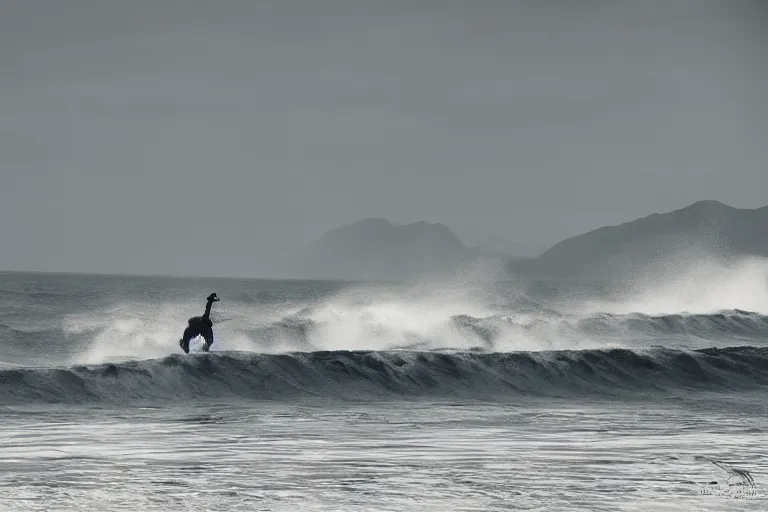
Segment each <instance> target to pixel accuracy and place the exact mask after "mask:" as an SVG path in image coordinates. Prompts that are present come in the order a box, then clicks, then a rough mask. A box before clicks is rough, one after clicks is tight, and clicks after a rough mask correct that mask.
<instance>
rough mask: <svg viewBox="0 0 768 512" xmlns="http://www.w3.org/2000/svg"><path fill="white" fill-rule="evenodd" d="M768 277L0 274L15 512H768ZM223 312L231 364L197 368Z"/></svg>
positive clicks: (3, 394)
mask: <svg viewBox="0 0 768 512" xmlns="http://www.w3.org/2000/svg"><path fill="white" fill-rule="evenodd" d="M767 275H768V262H766V261H763V260H759V259H745V260H741V261H737V262H730V263H729V264H724V263H719V262H711V261H693V262H688V263H687V264H686V265H685V266H684V267H682V268H675V269H671V270H670V271H669V272H655V273H653V274H649V275H646V276H639V277H636V278H635V279H634V280H632V281H631V282H629V283H624V284H623V285H621V286H619V285H616V284H615V283H600V282H597V283H596V282H588V281H581V282H576V281H572V280H571V281H567V282H566V281H558V280H554V279H546V278H542V277H541V276H537V277H536V278H532V277H531V278H523V277H519V276H518V277H512V276H507V275H503V274H502V273H501V272H499V271H498V269H489V268H480V269H472V270H471V271H468V272H466V273H463V274H459V275H455V276H451V278H450V279H443V280H435V279H433V280H431V281H425V282H420V283H411V284H394V283H349V282H323V281H299V280H255V279H252V280H251V279H213V278H170V277H138V276H93V275H66V274H36V273H2V274H0V415H2V416H1V418H2V421H1V422H0V467H2V468H3V471H2V472H1V473H0V502H2V503H3V509H4V510H223V509H227V510H296V509H298V508H302V509H305V510H517V509H521V510H558V511H561V510H628V511H629V510H633V511H634V510H765V509H766V508H767V507H768V462H766V450H768V448H766V446H768V435H767V432H768V419H767V416H766V412H768V410H767V409H766V405H765V403H766V398H768V387H767V386H768V282H767V281H766V276H767ZM212 292H216V293H217V294H218V295H219V297H221V302H218V303H216V304H214V307H213V313H212V315H211V317H212V319H213V321H214V335H215V342H214V344H213V347H212V352H210V353H202V352H200V351H199V346H200V345H201V344H202V342H201V340H195V341H194V342H193V344H192V353H191V354H189V355H185V354H183V353H182V352H181V349H180V348H179V346H178V339H179V337H180V335H181V332H182V331H183V329H184V327H185V326H186V321H187V318H189V317H191V316H196V315H200V314H202V311H203V309H204V307H205V297H206V296H207V295H208V294H209V293H212Z"/></svg>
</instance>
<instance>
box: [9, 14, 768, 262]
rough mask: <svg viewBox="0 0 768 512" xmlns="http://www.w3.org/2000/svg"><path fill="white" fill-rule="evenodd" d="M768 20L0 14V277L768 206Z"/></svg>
mask: <svg viewBox="0 0 768 512" xmlns="http://www.w3.org/2000/svg"><path fill="white" fill-rule="evenodd" d="M767 11H768V8H766V3H765V2H760V0H751V1H748V0H721V1H716V0H664V1H661V0H643V1H630V0H617V1H607V0H585V1H576V0H520V1H513V0H509V1H502V0H497V1H484V0H471V1H470V0H463V1H457V0H442V1H437V0H403V1H396V0H376V1H369V0H274V1H266V0H263V1H260V0H253V1H246V0H241V1H230V0H216V1H214V0H209V1H205V2H203V1H200V0H178V1H170V0H133V1H130V2H126V1H117V0H0V176H2V185H1V186H0V234H1V235H2V245H0V247H2V250H1V251H0V268H2V269H7V270H21V269H39V270H61V271H82V272H135V273H174V274H180V273H181V274H195V273H200V274H207V275H248V276H263V275H269V274H270V273H272V272H274V269H275V268H276V266H275V265H276V264H278V263H279V261H280V260H281V259H282V257H283V255H285V254H290V253H293V252H294V251H296V250H297V249H298V248H300V247H302V246H304V245H305V244H308V243H310V242H311V241H312V240H313V239H315V238H316V237H317V236H319V235H320V234H322V233H323V232H324V231H326V230H327V229H329V228H332V227H336V226H338V225H340V224H345V223H349V222H353V221H356V220H359V219H361V218H363V217H371V216H376V217H385V218H388V219H390V220H392V221H394V222H412V221H417V220H428V221H432V222H443V223H445V224H447V225H448V226H449V227H451V228H452V229H453V230H454V231H455V232H456V233H457V234H458V235H459V236H460V237H461V238H462V239H463V240H464V241H465V242H466V243H468V244H475V243H478V242H480V241H481V240H482V239H483V238H485V237H486V236H488V235H490V234H495V235H498V236H501V237H502V238H506V239H509V240H513V241H516V242H518V243H520V244H522V245H523V246H528V247H533V248H544V247H546V246H547V245H549V244H551V243H554V242H556V241H558V240H560V239H562V238H564V237H567V236H571V235H574V234H578V233H580V232H584V231H587V230H590V229H593V228H596V227H599V226H601V225H605V224H616V223H619V222H624V221H627V220H632V219H634V218H636V217H640V216H644V215H647V214H650V213H653V212H661V211H669V210H673V209H677V208H680V207H683V206H685V205H687V204H689V203H692V202H694V201H696V200H699V199H717V200H720V201H723V202H725V203H727V204H731V205H732V206H738V207H759V206H764V205H766V204H768V144H766V141H768V65H767V64H766V62H768V59H766V53H767V50H768V47H767V46H766V42H767V40H768V17H766V12H767Z"/></svg>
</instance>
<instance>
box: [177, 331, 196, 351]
mask: <svg viewBox="0 0 768 512" xmlns="http://www.w3.org/2000/svg"><path fill="white" fill-rule="evenodd" d="M198 334H199V333H198V332H197V329H195V328H194V327H193V326H191V325H190V326H189V327H187V328H186V329H184V336H182V338H181V339H180V340H179V346H180V347H181V350H183V351H184V353H185V354H189V341H190V340H191V339H192V338H194V337H195V336H197V335H198Z"/></svg>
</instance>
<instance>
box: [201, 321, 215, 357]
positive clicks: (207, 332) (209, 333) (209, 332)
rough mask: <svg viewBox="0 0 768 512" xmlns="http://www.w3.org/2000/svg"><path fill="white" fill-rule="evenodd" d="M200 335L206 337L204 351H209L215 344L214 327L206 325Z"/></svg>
mask: <svg viewBox="0 0 768 512" xmlns="http://www.w3.org/2000/svg"><path fill="white" fill-rule="evenodd" d="M200 335H201V336H202V337H203V339H205V345H203V352H208V349H210V348H211V345H213V329H211V328H210V327H207V326H206V327H205V328H204V329H203V332H202V333H200Z"/></svg>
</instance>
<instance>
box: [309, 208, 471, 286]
mask: <svg viewBox="0 0 768 512" xmlns="http://www.w3.org/2000/svg"><path fill="white" fill-rule="evenodd" d="M470 254H471V252H470V251H469V250H468V249H467V247H466V246H465V245H464V244H463V243H462V242H461V240H459V239H458V237H457V236H456V235H455V234H453V232H452V231H451V230H450V229H448V228H447V227H446V226H445V225H443V224H439V223H437V224H433V223H429V222H423V221H422V222H416V223H413V224H407V225H396V224H392V223H391V222H389V221H388V220H385V219H378V218H368V219H364V220H361V221H359V222H355V223H353V224H347V225H345V226H341V227H339V228H336V229H332V230H331V231H329V232H327V233H326V234H324V235H323V236H321V237H320V238H319V239H318V240H316V241H315V242H314V243H313V244H312V245H311V246H310V247H309V248H308V249H307V250H306V251H304V253H302V254H301V255H300V256H299V261H298V269H297V270H298V272H299V273H300V275H301V276H302V277H310V278H318V279H361V280H378V279H381V280H398V279H407V278H411V277H416V276H423V275H430V274H438V273H441V272H446V271H450V270H451V269H453V268H455V267H456V266H457V265H459V264H461V263H462V262H463V261H466V260H467V259H468V258H469V257H470Z"/></svg>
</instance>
